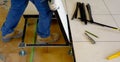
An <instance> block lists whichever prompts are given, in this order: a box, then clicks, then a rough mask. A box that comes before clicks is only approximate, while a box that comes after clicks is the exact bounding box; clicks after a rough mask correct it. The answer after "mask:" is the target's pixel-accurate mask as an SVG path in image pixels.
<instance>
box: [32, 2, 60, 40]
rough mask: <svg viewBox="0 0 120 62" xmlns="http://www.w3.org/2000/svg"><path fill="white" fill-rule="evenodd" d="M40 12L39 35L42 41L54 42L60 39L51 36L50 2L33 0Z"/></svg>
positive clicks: (53, 35)
mask: <svg viewBox="0 0 120 62" xmlns="http://www.w3.org/2000/svg"><path fill="white" fill-rule="evenodd" d="M31 1H32V2H33V3H34V4H35V6H36V7H37V9H38V11H39V14H40V15H39V21H38V29H37V33H38V35H39V36H40V37H41V38H42V39H41V40H42V41H47V42H49V41H50V42H53V41H56V40H57V39H58V35H57V34H50V25H51V18H52V11H51V10H50V8H49V5H48V0H31Z"/></svg>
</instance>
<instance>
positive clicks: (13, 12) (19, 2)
mask: <svg viewBox="0 0 120 62" xmlns="http://www.w3.org/2000/svg"><path fill="white" fill-rule="evenodd" d="M28 1H29V0H11V8H10V10H9V12H8V15H7V18H6V21H5V22H4V24H3V26H2V29H1V31H2V36H3V37H5V36H6V35H8V34H10V33H12V32H13V31H14V28H15V27H16V26H17V24H18V22H19V20H20V18H21V15H22V14H23V12H24V10H25V8H26V6H27V4H28Z"/></svg>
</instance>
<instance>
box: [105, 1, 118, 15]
mask: <svg viewBox="0 0 120 62" xmlns="http://www.w3.org/2000/svg"><path fill="white" fill-rule="evenodd" d="M104 1H105V4H106V6H107V7H108V9H109V10H110V12H111V13H112V14H120V8H119V6H120V0H104Z"/></svg>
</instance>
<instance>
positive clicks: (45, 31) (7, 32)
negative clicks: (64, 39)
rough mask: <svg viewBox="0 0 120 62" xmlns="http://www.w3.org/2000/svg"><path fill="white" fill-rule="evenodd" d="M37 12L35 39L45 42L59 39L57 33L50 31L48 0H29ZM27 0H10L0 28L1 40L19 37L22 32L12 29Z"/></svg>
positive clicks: (50, 16) (6, 40) (5, 40)
mask: <svg viewBox="0 0 120 62" xmlns="http://www.w3.org/2000/svg"><path fill="white" fill-rule="evenodd" d="M30 1H31V2H32V3H33V4H34V5H35V6H36V8H37V10H38V12H39V14H40V15H39V21H38V26H37V34H38V36H37V40H38V41H40V42H41V41H44V42H46V43H49V42H56V41H57V40H58V39H59V35H58V33H50V25H51V18H52V11H51V10H50V8H49V5H48V0H30ZM28 2H29V0H11V7H10V10H9V12H8V15H7V17H6V20H5V22H4V24H3V26H2V28H1V29H0V32H1V34H0V35H1V40H2V41H3V42H9V41H10V40H11V39H13V38H20V37H21V36H22V35H23V32H21V31H16V30H14V29H15V27H16V26H17V24H18V22H19V20H20V18H21V16H22V14H23V12H24V10H25V8H26V7H27V5H28Z"/></svg>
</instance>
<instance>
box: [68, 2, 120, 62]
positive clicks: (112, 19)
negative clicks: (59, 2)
mask: <svg viewBox="0 0 120 62" xmlns="http://www.w3.org/2000/svg"><path fill="white" fill-rule="evenodd" d="M76 2H84V3H85V4H87V3H89V4H90V5H91V9H92V14H93V19H94V21H95V22H99V23H103V24H106V25H109V26H114V27H117V28H120V8H118V7H119V6H120V0H69V3H67V8H68V15H69V20H70V26H71V32H72V38H73V45H74V51H75V57H76V62H119V61H120V57H117V58H115V59H112V60H107V59H106V58H107V57H108V56H110V55H112V54H114V53H116V52H119V51H120V46H119V45H120V31H117V30H112V29H109V28H106V27H101V26H97V25H94V24H89V23H88V24H87V25H84V23H82V22H81V21H80V20H79V19H74V20H71V17H72V15H73V13H74V10H75V4H76ZM71 8H73V9H71ZM85 30H88V31H90V32H92V33H94V34H96V35H98V36H99V39H96V38H93V37H92V36H91V37H92V38H93V39H94V40H95V42H96V44H91V42H90V40H89V39H88V38H87V37H86V36H85V35H84V32H85ZM76 33H77V34H76Z"/></svg>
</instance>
